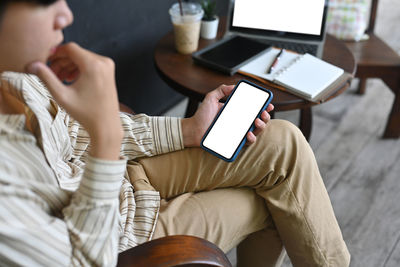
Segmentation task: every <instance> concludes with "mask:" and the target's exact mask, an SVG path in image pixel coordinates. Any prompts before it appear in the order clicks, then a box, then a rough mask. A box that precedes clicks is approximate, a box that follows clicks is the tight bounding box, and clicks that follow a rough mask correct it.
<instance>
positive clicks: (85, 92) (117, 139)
mask: <svg viewBox="0 0 400 267" xmlns="http://www.w3.org/2000/svg"><path fill="white" fill-rule="evenodd" d="M49 60H50V68H49V67H48V66H46V65H45V64H44V63H42V62H33V63H31V64H30V65H29V66H27V71H28V72H30V73H33V74H36V75H37V76H39V78H40V79H41V80H42V81H43V82H44V83H45V84H46V86H47V88H48V89H49V91H50V93H51V94H52V95H53V97H54V99H55V100H56V101H57V102H58V103H59V104H60V105H61V106H62V107H63V108H64V109H65V110H66V111H67V112H68V113H69V114H70V115H71V116H72V117H74V118H75V119H76V120H77V121H79V122H80V123H81V124H82V125H83V126H84V127H85V129H86V130H87V131H88V133H89V135H90V137H91V144H92V149H91V151H90V154H91V155H92V156H95V157H99V158H104V159H118V157H119V150H120V145H121V140H122V126H121V122H120V118H119V106H118V96H117V89H116V84H115V75H114V70H115V67H114V63H113V61H112V60H111V59H109V58H106V57H103V56H100V55H97V54H94V53H92V52H90V51H88V50H85V49H83V48H81V47H80V46H79V45H77V44H75V43H68V44H66V45H63V46H60V47H59V48H58V49H57V51H56V52H55V53H54V55H52V56H51V57H50V58H49ZM61 81H68V82H71V84H70V85H64V84H63V83H62V82H61Z"/></svg>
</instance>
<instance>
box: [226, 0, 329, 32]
mask: <svg viewBox="0 0 400 267" xmlns="http://www.w3.org/2000/svg"><path fill="white" fill-rule="evenodd" d="M324 5H325V0H306V1H301V0H236V1H235V6H234V11H233V22H232V25H233V26H234V27H243V28H253V29H263V30H272V31H281V32H293V33H302V34H311V35H319V34H320V33H321V27H322V17H323V14H324Z"/></svg>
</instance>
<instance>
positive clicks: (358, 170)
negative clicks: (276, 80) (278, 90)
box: [165, 0, 400, 267]
mask: <svg viewBox="0 0 400 267" xmlns="http://www.w3.org/2000/svg"><path fill="white" fill-rule="evenodd" d="M377 18H378V20H377V25H376V33H377V34H378V35H379V36H381V37H382V38H383V39H384V40H386V41H387V43H388V44H389V45H390V46H391V47H393V48H394V49H395V50H396V51H397V52H398V53H399V54H400V30H399V29H398V25H400V5H399V3H398V0H381V1H380V4H379V7H378V15H377ZM356 85H357V81H356V80H355V81H354V82H353V86H352V88H351V89H349V90H348V91H347V92H346V93H344V94H343V95H341V96H339V97H337V98H336V99H334V100H332V101H330V102H328V103H325V104H323V105H320V106H317V107H316V108H314V109H313V115H314V118H313V119H314V125H313V130H312V135H311V140H310V144H311V147H312V148H313V150H314V153H315V155H316V158H317V161H318V164H319V167H320V171H321V174H322V176H323V178H324V182H325V185H326V187H327V189H328V192H329V195H330V197H331V200H332V205H333V207H334V210H335V213H336V216H337V219H338V222H339V224H340V227H341V229H342V232H343V236H344V239H345V241H346V243H347V245H348V248H349V250H350V253H351V255H352V262H351V266H354V267H356V266H357V267H376V266H382V267H395V266H396V267H397V266H400V205H399V204H398V203H400V193H399V192H400V139H397V140H396V139H395V140H383V139H381V138H380V137H381V135H382V132H383V129H384V126H385V123H386V119H387V115H388V113H389V110H390V108H391V105H392V101H393V97H394V96H393V94H392V92H391V91H390V90H389V89H388V88H387V87H386V86H385V85H384V84H383V83H382V82H381V81H380V80H375V79H371V80H369V81H368V86H367V93H366V94H365V95H363V96H359V95H357V94H355V87H356ZM186 103H187V100H185V101H183V102H181V103H179V104H178V105H177V106H176V107H174V108H173V109H171V110H170V111H169V112H167V113H166V114H165V115H172V116H183V114H184V110H185V106H186ZM277 118H281V119H287V120H290V121H292V122H294V123H296V124H297V119H298V112H296V111H294V112H280V113H277ZM228 256H229V258H230V260H231V261H232V262H233V264H234V265H235V261H236V259H235V252H234V251H232V252H230V253H229V255H228ZM284 266H291V264H290V261H289V260H288V259H286V260H285V263H284Z"/></svg>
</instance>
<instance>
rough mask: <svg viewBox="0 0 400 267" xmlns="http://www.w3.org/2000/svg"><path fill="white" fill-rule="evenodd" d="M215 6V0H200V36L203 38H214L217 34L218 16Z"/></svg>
mask: <svg viewBox="0 0 400 267" xmlns="http://www.w3.org/2000/svg"><path fill="white" fill-rule="evenodd" d="M216 6H217V2H216V1H215V0H202V2H201V7H202V8H203V10H204V16H203V18H202V20H201V30H200V36H201V37H202V38H204V39H214V38H215V37H216V36H217V31H218V23H219V18H218V16H217V15H216V10H215V9H216Z"/></svg>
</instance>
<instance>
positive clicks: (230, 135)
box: [203, 82, 270, 159]
mask: <svg viewBox="0 0 400 267" xmlns="http://www.w3.org/2000/svg"><path fill="white" fill-rule="evenodd" d="M269 96H270V95H269V93H268V92H266V91H263V90H261V89H258V88H256V87H254V86H252V85H250V84H248V83H245V82H241V83H240V84H239V86H238V87H237V88H236V91H235V92H234V94H233V95H232V97H231V98H230V100H229V101H228V103H227V104H226V106H225V107H224V109H223V111H222V112H221V114H220V116H219V117H218V119H217V121H216V122H215V123H214V125H213V127H212V128H211V130H210V131H209V133H208V135H207V136H206V138H205V139H204V141H203V146H205V147H207V148H209V149H211V150H213V151H214V152H216V153H218V154H220V155H221V156H223V157H225V158H228V159H230V158H231V157H232V156H233V154H234V153H235V151H236V149H237V147H238V146H239V145H240V143H241V141H242V140H243V137H245V135H246V133H247V131H248V130H249V128H250V126H251V125H252V123H253V122H254V120H255V119H256V118H257V115H258V113H259V112H260V110H261V109H262V107H263V106H264V105H265V102H266V101H267V99H268V98H269Z"/></svg>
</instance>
